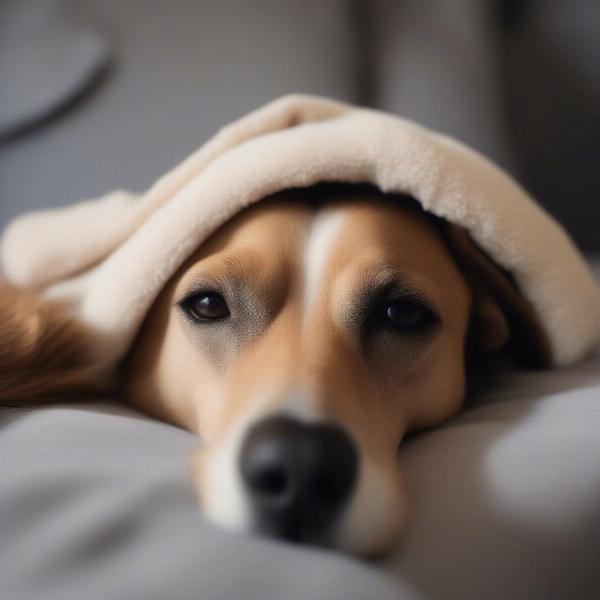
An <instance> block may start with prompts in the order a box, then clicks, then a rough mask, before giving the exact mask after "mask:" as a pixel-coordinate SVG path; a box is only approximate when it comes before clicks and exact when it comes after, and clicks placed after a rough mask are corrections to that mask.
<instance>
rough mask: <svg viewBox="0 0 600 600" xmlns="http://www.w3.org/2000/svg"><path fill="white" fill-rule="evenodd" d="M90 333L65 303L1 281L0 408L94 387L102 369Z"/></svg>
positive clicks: (54, 397)
mask: <svg viewBox="0 0 600 600" xmlns="http://www.w3.org/2000/svg"><path fill="white" fill-rule="evenodd" d="M88 335H89V334H87V332H86V331H85V329H84V328H83V327H82V326H81V325H80V324H78V323H76V322H74V320H73V319H71V318H70V317H68V316H67V314H66V313H65V311H64V310H63V308H62V307H61V305H60V304H59V303H57V302H49V301H44V300H42V299H40V297H39V296H37V295H36V294H35V293H34V292H33V291H31V290H27V289H22V288H17V287H14V286H12V285H10V284H9V283H7V282H5V281H0V406H3V407H7V406H22V405H25V404H39V403H42V402H46V401H51V400H56V399H57V398H58V399H60V400H65V397H64V396H65V394H66V393H68V394H74V393H78V392H83V391H88V390H89V389H90V388H91V387H92V385H91V381H92V380H93V379H94V374H95V372H96V369H97V367H96V365H95V364H94V363H95V360H94V358H93V356H92V354H91V352H90V351H89V349H88V345H87V344H86V339H88Z"/></svg>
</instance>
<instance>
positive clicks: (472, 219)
mask: <svg viewBox="0 0 600 600" xmlns="http://www.w3.org/2000/svg"><path fill="white" fill-rule="evenodd" d="M320 182H346V183H370V184H372V185H374V186H376V187H377V188H379V189H380V190H381V191H382V192H385V193H388V192H401V193H407V194H410V195H411V196H413V197H414V198H416V199H417V200H418V201H419V202H420V203H421V205H422V206H423V208H424V209H425V210H426V211H428V212H430V213H433V214H435V215H437V216H438V217H442V218H443V219H446V220H448V221H450V222H451V223H454V224H456V225H459V226H461V227H463V228H465V229H466V230H467V231H468V233H469V234H470V236H471V238H472V239H473V240H474V241H475V242H476V243H477V244H478V245H479V247H480V248H481V249H483V250H484V251H485V252H486V253H487V254H488V255H489V256H490V257H491V258H492V259H493V260H494V261H495V262H496V263H497V264H498V265H499V266H500V267H502V268H503V269H505V270H506V271H508V272H509V273H510V274H511V275H512V277H513V279H514V281H515V282H516V284H517V286H518V287H519V289H520V291H521V293H522V294H523V295H524V296H525V298H526V299H527V300H528V301H529V302H530V303H531V305H532V306H533V308H534V310H535V311H536V313H537V317H538V319H539V322H540V323H541V325H542V327H543V329H544V331H545V333H546V336H547V339H548V342H549V345H550V352H551V359H552V363H553V364H554V365H566V364H569V363H572V362H574V361H576V360H578V359H579V358H581V357H583V356H584V355H585V354H586V353H587V352H589V351H590V350H591V349H592V348H593V347H594V346H595V345H596V344H597V343H598V340H599V339H600V290H599V289H598V286H597V284H596V283H595V281H594V280H593V278H592V277H591V276H590V273H589V272H588V270H587V267H586V265H585V263H584V261H583V260H582V258H581V257H580V256H579V254H578V252H577V250H576V249H575V247H574V245H573V243H572V242H571V241H570V239H569V238H568V236H567V235H566V234H565V232H564V231H563V229H562V228H561V227H560V226H559V225H558V224H557V223H556V222H555V221H554V220H553V219H552V218H550V217H549V216H548V215H547V214H546V213H545V212H544V211H543V210H542V209H541V208H540V207H539V206H538V205H537V204H536V203H535V202H534V201H533V200H532V199H531V198H530V197H529V196H528V195H527V194H526V193H525V192H524V191H523V189H521V188H520V187H519V186H518V185H517V184H516V183H515V182H514V181H513V180H512V179H511V178H510V177H508V176H507V175H506V174H504V173H503V172H501V171H500V170H499V169H498V168H496V167H495V166H494V165H492V164H491V163H490V162H489V161H488V160H486V159H485V158H483V157H482V156H480V155H479V154H477V153H476V152H474V151H472V150H470V149H468V148H466V147H465V146H463V145H462V144H460V143H458V142H456V141H454V140H452V139H450V138H448V137H446V136H443V135H440V134H437V133H433V132H431V131H429V130H427V129H425V128H423V127H420V126H418V125H416V124H414V123H412V122H409V121H406V120H404V119H401V118H398V117H395V116H391V115H387V114H383V113H380V112H376V111H373V110H366V109H358V108H354V107H352V106H349V105H346V104H343V103H339V102H334V101H330V100H326V99H322V98H316V97H310V96H301V95H293V96H286V97H283V98H281V99H278V100H275V101H274V102H271V103H270V104H267V105H266V106H264V107H263V108H260V109H259V110H257V111H255V112H253V113H251V114H249V115H248V116H246V117H244V118H242V119H240V120H239V121H236V122H234V123H233V124H231V125H229V126H227V127H225V128H224V129H223V130H221V131H220V132H219V133H218V134H217V135H216V136H215V137H214V138H213V139H212V140H210V141H209V142H208V143H207V144H205V145H204V146H202V147H201V148H200V149H199V150H198V151H197V152H195V153H194V154H192V155H191V156H190V157H189V158H188V159H186V160H185V161H184V162H182V163H181V164H180V165H178V166H177V167H175V168H174V169H173V170H172V171H170V172H169V173H167V174H166V175H164V176H163V177H162V178H161V179H159V180H158V181H157V182H156V183H155V184H154V185H153V186H152V187H151V188H150V190H149V191H147V192H146V193H145V194H143V195H141V196H135V195H132V194H128V193H124V192H115V193H112V194H109V195H107V196H105V197H103V198H100V199H97V200H91V201H87V202H82V203H80V204H76V205H74V206H71V207H67V208H64V209H59V210H51V211H45V212H38V213H33V214H30V215H25V216H24V217H22V218H20V219H18V220H16V221H15V222H14V223H12V224H11V225H10V226H9V227H8V229H7V230H6V233H5V235H4V236H3V239H2V266H3V269H4V272H5V276H6V277H8V279H9V280H11V281H12V282H13V283H15V284H17V285H20V286H32V287H35V288H37V289H39V290H42V291H43V292H44V293H45V294H47V295H48V296H49V297H54V298H61V299H65V300H67V301H68V303H69V304H68V306H69V310H71V311H72V313H73V315H75V316H76V317H77V319H79V320H81V321H82V322H83V323H84V324H85V325H87V326H88V327H89V328H91V330H92V331H93V332H94V334H95V340H96V342H95V343H96V344H97V352H98V359H99V360H100V361H102V362H104V363H105V364H106V365H109V366H110V365H116V364H117V363H118V362H119V361H120V359H121V358H122V357H123V356H124V355H125V354H126V352H127V350H128V348H129V346H130V345H131V343H132V340H133V339H134V337H135V334H136V332H137V331H138V329H139V326H140V324H141V322H142V320H143V318H144V316H145V315H146V313H147V311H148V309H149V308H150V306H151V304H152V302H153V300H154V299H155V298H156V296H157V294H158V293H159V292H160V290H161V288H162V287H163V286H164V284H165V283H166V282H167V280H168V279H169V278H170V277H171V276H172V275H173V274H174V273H175V272H176V271H177V269H178V268H179V267H180V266H181V265H182V264H183V262H184V261H185V260H186V258H187V257H189V256H190V255H191V254H192V253H193V252H194V251H195V250H196V248H197V247H198V246H199V245H200V244H201V243H202V242H203V240H205V239H206V238H207V237H208V236H209V235H210V234H211V233H212V232H213V231H215V230H216V229H217V228H218V227H219V226H220V225H221V224H223V223H224V222H225V221H226V220H228V219H229V218H231V217H232V216H233V215H235V214H236V213H238V212H239V211H240V210H242V209H243V208H244V207H246V206H249V205H251V204H252V203H255V202H258V201H260V200H261V199H262V198H265V197H266V196H269V195H271V194H273V193H276V192H279V191H283V190H285V189H288V188H298V187H307V186H311V185H314V184H317V183H320Z"/></svg>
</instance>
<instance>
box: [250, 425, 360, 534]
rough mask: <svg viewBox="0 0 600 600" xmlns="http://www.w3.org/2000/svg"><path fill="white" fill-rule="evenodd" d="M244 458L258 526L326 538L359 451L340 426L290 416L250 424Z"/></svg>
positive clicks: (346, 493) (347, 491) (271, 531)
mask: <svg viewBox="0 0 600 600" xmlns="http://www.w3.org/2000/svg"><path fill="white" fill-rule="evenodd" d="M240 460H241V462H240V468H241V473H242V480H243V482H244V485H245V487H246V490H247V492H248V494H249V496H250V498H251V502H252V505H253V508H254V511H255V516H256V519H257V523H258V526H259V529H260V530H261V531H263V532H265V533H268V534H271V535H274V536H277V537H281V538H284V539H288V540H292V541H313V540H314V541H318V540H320V539H322V538H323V537H324V536H325V535H326V533H327V531H328V529H329V527H330V525H332V523H333V521H334V519H335V517H336V516H337V515H338V514H339V512H340V509H341V508H342V507H343V506H344V504H345V502H346V501H347V500H348V498H349V496H350V492H351V491H352V488H353V486H354V481H355V479H356V471H357V453H356V450H355V447H354V444H353V442H352V440H351V439H350V437H349V436H348V435H347V434H346V433H344V431H343V430H342V429H340V428H339V427H336V426H334V425H328V424H316V425H311V424H304V423H299V422H297V421H295V420H293V419H290V418H287V417H272V418H270V419H266V420H264V421H261V422H260V423H258V424H257V425H255V426H254V427H253V428H252V429H250V431H249V432H248V434H247V437H246V439H245V441H244V443H243V446H242V449H241V455H240Z"/></svg>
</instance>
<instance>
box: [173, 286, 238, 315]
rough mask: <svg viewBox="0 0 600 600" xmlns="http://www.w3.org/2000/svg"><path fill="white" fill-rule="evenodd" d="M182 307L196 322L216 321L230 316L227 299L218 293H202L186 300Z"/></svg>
mask: <svg viewBox="0 0 600 600" xmlns="http://www.w3.org/2000/svg"><path fill="white" fill-rule="evenodd" d="M181 306H182V308H183V310H184V311H185V312H186V313H187V314H188V315H189V316H190V317H192V319H194V320H196V321H214V320H218V319H225V318H227V317H228V316H229V314H230V313H229V307H228V306H227V302H226V301H225V298H223V296H221V294H218V293H217V292H201V293H199V294H194V295H193V296H190V297H188V298H186V299H185V300H184V301H183V302H182V303H181Z"/></svg>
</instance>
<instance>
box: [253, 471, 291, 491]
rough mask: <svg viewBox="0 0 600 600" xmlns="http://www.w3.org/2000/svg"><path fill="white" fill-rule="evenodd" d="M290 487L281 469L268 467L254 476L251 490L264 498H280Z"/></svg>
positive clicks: (286, 476)
mask: <svg viewBox="0 0 600 600" xmlns="http://www.w3.org/2000/svg"><path fill="white" fill-rule="evenodd" d="M289 487H290V479H289V477H288V475H287V474H286V472H285V471H284V470H283V469H282V468H277V467H270V468H266V469H264V470H263V471H260V472H259V473H257V474H256V476H255V478H254V482H253V488H254V489H255V490H256V491H257V492H260V493H262V494H265V495H266V496H282V495H283V494H285V493H286V492H287V490H288V488H289Z"/></svg>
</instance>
